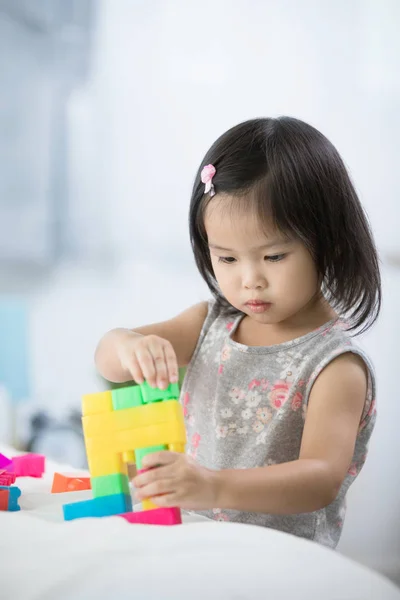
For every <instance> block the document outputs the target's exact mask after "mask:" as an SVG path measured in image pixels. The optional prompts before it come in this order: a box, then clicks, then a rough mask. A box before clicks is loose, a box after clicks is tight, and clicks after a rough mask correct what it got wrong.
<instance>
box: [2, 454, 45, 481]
mask: <svg viewBox="0 0 400 600" xmlns="http://www.w3.org/2000/svg"><path fill="white" fill-rule="evenodd" d="M44 465H45V457H44V456H42V454H22V455H20V456H13V457H12V464H11V465H10V466H9V467H7V471H10V472H12V473H15V475H16V476H17V477H42V475H43V473H44V468H45V467H44Z"/></svg>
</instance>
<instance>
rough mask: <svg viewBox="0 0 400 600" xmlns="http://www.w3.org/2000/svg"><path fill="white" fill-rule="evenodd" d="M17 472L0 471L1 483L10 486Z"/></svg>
mask: <svg viewBox="0 0 400 600" xmlns="http://www.w3.org/2000/svg"><path fill="white" fill-rule="evenodd" d="M15 477H16V475H15V473H8V472H7V471H4V470H2V471H0V485H6V486H7V487H8V486H10V485H11V484H12V483H14V482H15Z"/></svg>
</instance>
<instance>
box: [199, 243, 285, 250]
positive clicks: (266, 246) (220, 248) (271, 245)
mask: <svg viewBox="0 0 400 600" xmlns="http://www.w3.org/2000/svg"><path fill="white" fill-rule="evenodd" d="M289 243H290V241H289V240H274V241H273V242H269V243H268V244H262V245H261V246H254V247H253V248H251V250H264V249H267V248H273V247H274V246H287V245H288V244H289ZM208 247H209V248H213V249H214V250H223V251H224V252H235V250H233V249H232V248H223V247H222V246H218V245H217V244H208Z"/></svg>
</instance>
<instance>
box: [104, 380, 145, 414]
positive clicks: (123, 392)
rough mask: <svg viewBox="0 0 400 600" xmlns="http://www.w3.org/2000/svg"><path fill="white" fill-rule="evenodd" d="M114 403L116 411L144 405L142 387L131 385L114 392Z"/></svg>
mask: <svg viewBox="0 0 400 600" xmlns="http://www.w3.org/2000/svg"><path fill="white" fill-rule="evenodd" d="M111 395H112V403H113V408H114V410H122V409H124V408H132V407H134V406H141V405H142V404H143V399H142V391H141V386H140V385H129V386H126V387H121V388H116V389H114V390H112V392H111Z"/></svg>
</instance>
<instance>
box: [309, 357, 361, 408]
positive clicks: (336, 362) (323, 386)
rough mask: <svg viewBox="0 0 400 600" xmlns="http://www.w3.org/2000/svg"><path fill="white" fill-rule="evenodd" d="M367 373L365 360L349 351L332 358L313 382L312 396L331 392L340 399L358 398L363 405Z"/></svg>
mask: <svg viewBox="0 0 400 600" xmlns="http://www.w3.org/2000/svg"><path fill="white" fill-rule="evenodd" d="M368 377H369V372H368V368H367V365H366V363H365V360H364V358H363V357H362V356H360V355H359V354H355V353H354V352H352V351H351V349H350V347H349V348H348V349H347V352H343V353H341V354H339V355H338V356H336V357H332V359H331V360H330V362H328V364H327V365H326V366H325V367H324V368H323V369H322V370H321V371H320V373H319V374H318V376H317V377H316V379H315V381H314V385H313V388H312V395H315V393H323V394H324V395H325V394H326V393H328V392H330V391H331V390H334V391H335V395H336V394H337V395H340V396H341V397H342V398H344V397H349V398H352V399H355V398H359V399H360V402H362V403H364V401H365V396H366V392H367V387H368Z"/></svg>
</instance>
